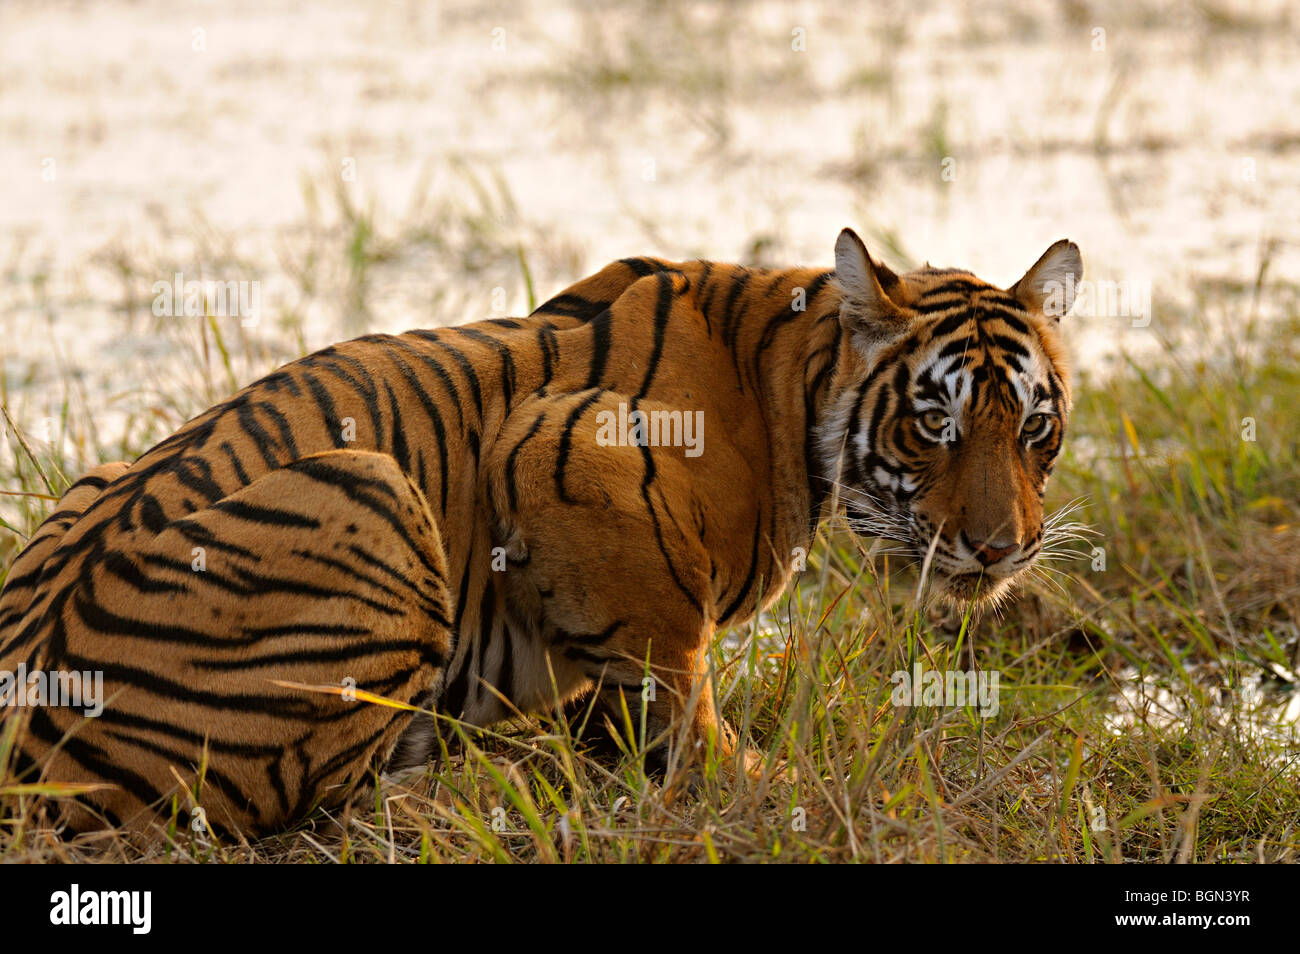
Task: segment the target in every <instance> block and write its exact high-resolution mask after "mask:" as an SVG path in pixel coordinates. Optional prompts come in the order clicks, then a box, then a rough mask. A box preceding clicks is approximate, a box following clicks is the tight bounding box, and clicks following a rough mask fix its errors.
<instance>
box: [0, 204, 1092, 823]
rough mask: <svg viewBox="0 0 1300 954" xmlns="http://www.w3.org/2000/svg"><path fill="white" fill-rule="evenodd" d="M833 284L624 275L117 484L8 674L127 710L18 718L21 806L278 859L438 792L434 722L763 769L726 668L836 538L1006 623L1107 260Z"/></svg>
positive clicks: (6, 659)
mask: <svg viewBox="0 0 1300 954" xmlns="http://www.w3.org/2000/svg"><path fill="white" fill-rule="evenodd" d="M834 251H835V258H834V261H835V265H834V268H833V269H826V268H814V267H793V268H781V269H765V268H751V267H745V266H742V265H729V264H719V263H716V262H712V261H706V260H697V261H682V262H673V261H668V260H663V259H659V258H654V257H641V258H626V259H621V260H619V261H616V262H613V263H611V264H610V265H608V266H606V267H605V268H603V269H602V270H600V271H599V272H597V273H595V274H593V275H591V276H588V277H587V278H584V279H582V280H581V281H579V282H577V283H576V284H574V285H572V286H570V287H568V288H566V289H565V290H563V291H562V292H560V293H559V294H557V295H555V297H553V298H551V299H549V300H547V301H546V302H545V303H544V304H542V305H541V306H540V307H538V308H536V310H535V311H533V312H532V313H531V314H530V315H529V316H527V317H524V318H497V319H489V320H483V321H478V322H475V323H471V324H465V325H462V326H454V327H445V328H438V329H436V330H416V331H410V332H407V333H404V334H400V335H388V334H368V335H365V336H363V337H359V338H356V339H354V340H351V341H347V342H344V343H341V344H336V345H334V346H332V347H327V348H325V349H324V350H321V351H317V352H315V353H313V354H309V355H307V356H306V357H302V358H300V359H298V360H296V361H293V362H291V363H288V364H285V365H283V366H282V367H280V368H279V369H278V370H275V371H274V372H272V373H270V374H268V375H267V376H265V377H263V378H261V379H260V380H258V381H256V382H254V383H252V384H250V385H248V386H247V387H245V388H244V389H243V390H241V391H239V392H238V393H236V394H235V395H234V396H233V397H231V398H229V399H228V400H226V401H224V402H223V403H220V404H217V405H216V406H214V407H212V408H210V409H209V410H208V411H206V412H205V413H203V414H201V415H199V416H197V417H195V418H194V419H192V420H190V421H189V422H188V423H187V424H185V425H184V426H182V427H181V428H180V429H179V430H177V431H176V432H175V433H174V434H172V435H171V436H170V437H168V438H167V439H165V440H163V441H162V442H161V443H159V444H157V445H156V446H155V447H153V448H152V449H150V450H148V451H147V452H145V453H144V454H143V455H142V456H140V457H139V458H138V459H137V460H135V461H134V462H132V463H126V462H116V463H107V464H103V465H100V466H98V467H95V468H94V469H93V470H91V471H89V472H88V473H87V474H85V476H83V477H81V479H80V480H78V481H76V483H74V484H72V485H71V486H70V487H69V489H68V490H67V492H66V493H65V494H64V495H63V496H62V498H61V499H60V500H59V501H58V503H57V505H56V506H55V508H54V511H53V512H52V513H51V514H50V515H49V516H48V518H46V519H45V521H44V522H43V523H42V524H40V526H39V527H38V528H37V529H36V531H35V532H34V533H33V535H32V536H31V538H30V539H29V540H28V542H27V543H26V545H25V547H24V549H22V551H21V552H20V554H19V555H18V556H17V557H16V559H15V560H14V562H13V564H12V566H11V567H10V569H9V572H8V576H7V579H6V580H5V584H4V588H3V590H2V591H0V671H10V672H12V671H15V670H16V669H17V668H18V666H19V665H20V664H22V665H24V666H25V668H26V671H27V672H29V673H31V672H36V671H46V672H53V671H65V670H66V671H79V672H91V671H93V672H97V673H102V678H103V680H104V687H105V688H104V699H105V701H104V704H103V707H102V712H101V713H100V714H99V715H98V716H97V717H93V718H91V717H87V716H86V715H84V714H83V713H80V712H78V711H76V710H74V709H71V708H69V707H66V706H63V707H60V706H54V705H49V706H32V707H28V708H12V707H10V708H9V709H7V710H6V711H5V718H6V719H19V720H21V723H20V726H19V729H20V731H18V733H17V740H18V741H17V744H16V745H15V747H14V752H13V756H12V759H13V766H12V774H13V777H17V778H19V779H22V780H29V781H36V780H40V781H42V782H60V783H69V784H74V785H84V786H86V788H85V789H84V790H82V791H81V794H79V795H78V796H77V797H76V798H75V799H68V798H65V799H60V800H59V802H58V807H57V813H58V814H57V816H56V817H57V820H58V821H59V824H60V825H61V826H62V827H61V830H64V831H67V832H79V831H84V830H86V829H88V828H93V827H99V826H114V827H121V828H124V829H128V830H134V831H147V830H150V828H151V827H152V829H153V830H154V831H157V830H159V828H160V824H159V819H160V818H162V817H164V816H165V815H166V813H167V812H168V811H169V810H170V811H171V812H172V817H173V818H174V817H175V812H176V810H177V808H176V806H177V805H178V804H180V803H182V802H183V803H184V804H186V805H188V804H190V803H191V802H193V803H195V804H197V805H198V807H201V808H202V809H203V811H204V813H205V817H206V821H207V822H208V823H209V824H210V825H212V826H213V827H218V828H222V829H225V830H231V831H238V832H241V833H249V834H254V835H262V834H267V833H271V832H275V831H280V830H284V829H286V828H288V827H290V826H292V825H294V824H295V823H298V822H300V821H301V820H302V819H304V818H305V817H307V816H309V815H310V814H311V813H312V812H313V811H315V810H317V809H319V808H322V807H330V806H337V805H339V804H340V803H341V801H342V800H343V799H346V798H347V797H349V795H353V796H354V795H355V792H356V791H357V790H358V789H359V787H362V788H364V783H366V782H367V781H370V782H373V781H374V780H375V779H376V778H377V777H379V775H380V774H381V773H393V772H397V771H401V770H403V769H407V768H411V767H413V766H420V765H427V764H428V763H429V761H430V760H431V759H432V758H433V756H434V755H435V752H436V748H435V746H436V744H437V738H438V722H437V719H435V717H434V716H435V715H436V716H438V717H445V718H450V719H455V720H460V722H461V723H463V724H465V725H468V726H489V725H492V724H493V723H496V722H500V721H502V720H505V719H509V718H511V717H513V716H516V715H518V714H521V713H537V712H545V711H556V707H557V706H564V705H566V704H572V703H574V702H575V701H576V702H578V703H582V702H583V701H584V700H590V702H591V703H592V704H593V705H596V704H601V705H608V706H613V707H615V711H618V710H617V707H618V706H625V707H627V708H626V709H625V710H624V711H628V712H630V713H631V714H632V717H633V720H634V724H635V723H636V722H637V721H638V720H642V721H643V722H644V724H645V725H646V726H647V727H648V728H647V732H646V738H647V739H649V740H651V742H652V743H653V744H650V743H648V744H647V749H648V751H649V752H650V753H651V754H656V755H657V757H659V758H660V759H661V761H663V764H684V765H690V764H694V763H695V762H696V761H697V760H698V759H699V758H700V757H701V754H702V753H707V752H714V753H717V754H718V755H720V756H726V757H729V758H731V760H732V764H734V765H736V766H738V767H739V768H738V771H739V770H740V769H741V768H743V769H744V770H746V771H751V772H754V771H758V770H759V769H761V765H760V764H759V763H760V762H761V758H760V756H759V755H758V754H757V753H756V751H755V750H754V749H753V748H752V747H751V745H750V744H749V743H747V741H746V740H742V739H739V738H738V737H737V734H736V732H735V731H734V730H733V729H732V728H731V727H730V726H729V725H728V723H727V722H726V720H724V719H723V718H722V717H721V716H720V714H719V711H718V703H717V701H716V698H715V694H714V689H713V686H712V680H711V678H710V669H709V664H708V650H709V647H710V643H711V641H712V640H713V638H714V636H715V635H716V634H718V633H720V632H721V631H723V630H726V629H728V628H731V627H736V626H740V625H741V624H743V623H745V622H746V621H748V620H751V619H753V618H754V617H755V615H756V614H757V613H758V612H760V611H761V610H762V609H763V608H765V607H766V606H769V605H770V604H771V603H772V602H773V601H774V600H775V599H777V598H778V596H779V595H780V594H781V592H782V590H783V589H784V588H785V587H786V586H787V584H788V582H789V581H790V579H791V576H792V574H793V573H794V567H795V565H796V563H797V561H798V559H799V557H800V554H807V553H808V552H809V551H810V548H811V546H812V544H813V540H814V537H815V535H816V533H817V532H818V527H819V525H820V522H821V521H822V520H824V519H826V518H828V517H829V516H831V515H833V514H835V513H837V512H842V513H843V514H844V515H845V517H846V519H847V521H848V524H849V526H850V527H852V528H853V529H855V530H856V531H858V532H859V533H862V534H863V535H864V536H874V537H881V538H885V539H889V540H892V541H895V542H897V543H900V544H902V545H903V546H904V547H905V548H907V549H909V550H910V551H911V552H912V553H914V554H915V555H916V556H917V557H918V558H924V560H925V561H926V566H927V571H928V574H929V578H930V580H931V585H932V586H933V587H934V588H935V591H936V592H938V593H940V594H941V595H943V596H946V597H947V598H950V599H952V600H955V601H957V602H958V603H960V604H966V603H971V602H975V603H980V602H981V601H985V600H991V599H997V598H999V595H1000V594H1003V593H1004V592H1005V591H1006V589H1007V588H1008V587H1010V586H1012V585H1013V582H1014V581H1015V580H1017V579H1018V578H1019V577H1020V576H1021V575H1022V574H1024V573H1025V570H1026V568H1028V567H1029V566H1030V565H1031V564H1032V563H1033V561H1034V559H1035V556H1036V554H1037V553H1038V551H1039V550H1040V548H1041V546H1042V541H1043V526H1044V516H1043V493H1044V488H1045V486H1046V483H1047V480H1048V476H1049V475H1050V473H1051V471H1052V468H1053V464H1054V462H1055V460H1056V457H1057V455H1058V452H1059V451H1060V448H1061V442H1062V438H1063V435H1064V431H1065V427H1066V422H1067V416H1068V413H1069V408H1070V389H1069V380H1068V379H1069V369H1068V366H1067V362H1066V357H1065V350H1064V345H1063V341H1062V337H1061V332H1060V328H1059V325H1060V318H1061V315H1062V314H1064V313H1065V312H1066V311H1068V310H1069V307H1070V301H1069V295H1070V293H1071V292H1072V290H1073V289H1074V288H1075V287H1077V284H1078V279H1079V278H1080V277H1081V275H1082V260H1081V258H1080V255H1079V250H1078V248H1077V246H1075V245H1074V244H1073V243H1071V242H1069V241H1067V240H1061V241H1059V242H1057V243H1056V244H1054V245H1052V246H1051V247H1050V248H1049V249H1048V250H1047V251H1046V252H1045V253H1044V254H1043V255H1042V256H1041V257H1040V258H1039V260H1038V261H1037V262H1036V263H1035V264H1034V265H1033V266H1032V267H1031V268H1030V269H1029V271H1028V272H1026V273H1025V275H1024V276H1023V277H1021V278H1020V279H1019V281H1017V282H1016V283H1015V284H1013V285H1011V286H1010V287H1008V288H1005V289H1003V288H999V287H995V286H994V285H991V284H988V283H986V282H984V281H983V280H981V279H979V278H977V277H975V275H973V274H972V273H971V272H969V271H966V270H961V269H951V268H935V267H932V266H930V265H928V264H927V265H925V266H924V267H922V268H919V269H916V270H913V271H909V272H905V273H903V274H896V273H895V272H893V271H892V270H890V269H889V268H888V267H887V266H886V265H884V264H882V263H880V262H878V261H876V260H875V259H873V258H872V257H871V256H870V255H869V253H868V252H867V249H866V246H865V245H864V243H863V242H862V240H861V239H860V238H859V237H858V235H857V234H856V233H854V232H853V231H852V230H851V229H845V230H844V231H843V232H842V233H841V234H840V235H839V237H838V239H837V241H836V243H835V250H834ZM1062 290H1064V292H1063V291H1062ZM679 422H680V423H679ZM648 684H652V685H653V687H654V689H655V690H656V691H654V692H646V691H644V690H645V688H646V686H647V685H648ZM328 687H334V689H333V690H332V691H324V689H325V688H328ZM376 698H382V699H383V700H387V701H389V702H391V703H393V704H391V705H380V704H368V703H367V702H366V700H367V699H371V700H373V699H376ZM196 810H197V809H196Z"/></svg>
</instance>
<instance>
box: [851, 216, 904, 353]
mask: <svg viewBox="0 0 1300 954" xmlns="http://www.w3.org/2000/svg"><path fill="white" fill-rule="evenodd" d="M835 282H836V284H837V285H839V287H840V292H841V298H840V327H841V328H843V329H844V331H845V332H847V333H848V335H849V340H850V341H852V342H853V343H854V344H855V345H856V346H857V347H858V349H859V350H861V351H864V352H865V351H871V350H872V349H873V348H875V347H876V346H877V345H879V344H881V343H883V342H885V341H888V340H889V339H891V338H894V337H896V336H897V335H900V334H902V333H903V332H904V331H906V330H907V327H908V324H909V322H910V318H909V315H908V313H907V312H906V311H905V310H904V309H903V308H901V307H900V306H899V304H898V302H907V301H910V299H911V295H910V294H909V292H908V288H907V285H906V284H905V283H904V281H903V280H902V279H901V278H899V277H898V276H897V275H895V274H894V273H893V272H891V271H890V270H889V269H888V268H887V267H886V266H884V265H880V264H877V263H876V262H874V261H872V260H871V256H870V255H868V254H867V247H866V246H865V245H863V244H862V239H860V238H858V234H857V233H856V232H854V231H853V230H852V229H845V230H844V231H843V232H841V233H840V237H839V238H838V239H836V240H835Z"/></svg>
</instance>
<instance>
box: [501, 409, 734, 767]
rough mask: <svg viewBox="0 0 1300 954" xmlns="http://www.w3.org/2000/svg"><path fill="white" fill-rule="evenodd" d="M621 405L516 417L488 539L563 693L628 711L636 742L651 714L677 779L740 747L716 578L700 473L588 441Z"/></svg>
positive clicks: (650, 730) (662, 753)
mask: <svg viewBox="0 0 1300 954" xmlns="http://www.w3.org/2000/svg"><path fill="white" fill-rule="evenodd" d="M620 400H623V401H626V400H627V398H625V397H624V398H620V396H619V395H617V394H612V393H609V392H584V393H581V394H577V395H571V396H562V397H558V398H542V399H534V400H532V401H530V402H527V403H525V404H524V405H521V406H520V407H518V408H517V409H516V411H515V413H514V414H512V416H511V420H510V421H509V422H508V423H507V426H506V428H505V429H504V430H503V432H502V436H501V439H500V440H499V441H498V445H497V450H496V452H494V455H493V457H492V458H491V459H490V460H489V461H488V465H489V470H488V474H489V480H488V490H489V496H490V499H491V502H492V506H493V511H494V520H495V528H494V533H495V535H496V537H497V541H498V542H499V543H500V545H501V546H502V547H504V549H505V552H506V556H507V559H508V561H509V564H510V567H511V569H510V570H509V576H510V578H509V580H508V581H507V583H506V586H507V592H508V594H509V598H510V602H511V604H512V605H513V607H514V611H515V612H517V613H519V614H521V615H524V616H527V617H529V618H532V619H534V620H540V626H539V627H538V629H539V637H538V638H540V639H542V640H544V641H545V643H546V646H545V650H546V652H547V654H548V656H549V660H550V666H551V668H552V670H553V671H554V672H555V674H556V684H557V685H558V686H560V687H561V688H562V689H563V687H575V686H580V685H590V686H594V687H596V690H597V691H598V692H600V693H601V696H602V701H603V702H604V703H606V707H607V709H608V710H612V713H613V714H614V715H615V716H616V717H617V716H618V714H619V713H621V711H622V706H623V705H624V704H626V706H627V711H628V714H629V715H630V716H631V720H632V724H633V728H634V730H638V731H639V728H640V723H641V718H642V715H643V714H644V718H645V726H646V732H645V738H646V741H647V742H656V743H657V744H656V745H655V746H654V748H653V750H652V751H653V753H654V756H655V759H656V761H658V762H660V763H661V765H662V766H663V767H666V768H669V769H672V768H674V767H677V766H684V765H685V764H687V763H689V762H692V761H694V760H695V759H696V758H697V757H698V756H699V755H701V754H702V752H703V750H704V749H705V747H706V746H714V747H715V751H717V752H718V753H719V754H720V755H723V756H728V755H731V754H734V752H735V747H736V745H737V741H736V736H735V733H734V732H733V731H732V730H731V729H730V728H729V727H728V726H727V725H726V724H725V722H724V721H723V720H722V719H721V718H720V716H719V713H718V709H717V704H716V701H715V697H714V687H713V685H712V684H711V680H710V678H709V671H708V662H707V653H708V649H709V645H710V641H711V639H712V637H713V634H714V631H715V627H716V622H717V619H716V617H717V609H716V605H715V604H716V600H715V595H714V590H715V587H716V585H717V579H716V577H717V576H718V573H719V566H718V561H717V560H715V554H712V553H711V552H710V549H709V547H708V546H706V542H705V539H704V535H705V524H706V522H707V521H706V519H705V510H707V509H708V505H706V503H705V502H704V501H703V500H702V499H701V497H700V495H699V494H698V493H697V489H696V485H695V482H694V481H695V479H696V478H697V476H698V473H696V474H693V473H692V468H691V466H690V465H691V464H692V463H694V462H693V461H687V460H686V459H685V458H684V457H683V455H682V453H681V450H680V449H679V448H648V447H627V446H623V447H617V446H615V447H609V446H601V445H600V444H599V443H598V442H597V441H596V440H595V439H594V423H593V422H594V417H595V415H596V414H598V413H599V412H600V411H601V410H602V409H610V408H615V407H617V404H618V402H619V401H620ZM643 406H647V407H648V406H649V404H648V403H646V404H644V405H643ZM710 452H711V453H713V452H714V448H712V447H711V448H710ZM717 453H718V454H719V455H722V454H724V453H726V451H725V449H724V448H723V447H722V446H721V442H719V447H718V448H717ZM652 454H653V456H651V455H652ZM714 463H715V464H716V463H717V462H716V461H715V462H714ZM741 496H742V497H743V494H742V495H741ZM718 542H719V543H721V542H723V541H718ZM749 544H750V539H749V538H748V537H747V538H746V539H745V540H744V541H743V544H742V546H743V548H744V550H745V553H746V555H748V551H749ZM742 573H743V571H742ZM643 710H644V712H643ZM616 721H621V720H619V719H618V718H616ZM619 727H620V728H622V726H621V725H620V726H619ZM755 761H756V760H755V758H754V757H753V755H752V754H751V755H750V756H749V757H748V758H747V765H749V766H752V765H753V764H754V763H755Z"/></svg>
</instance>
